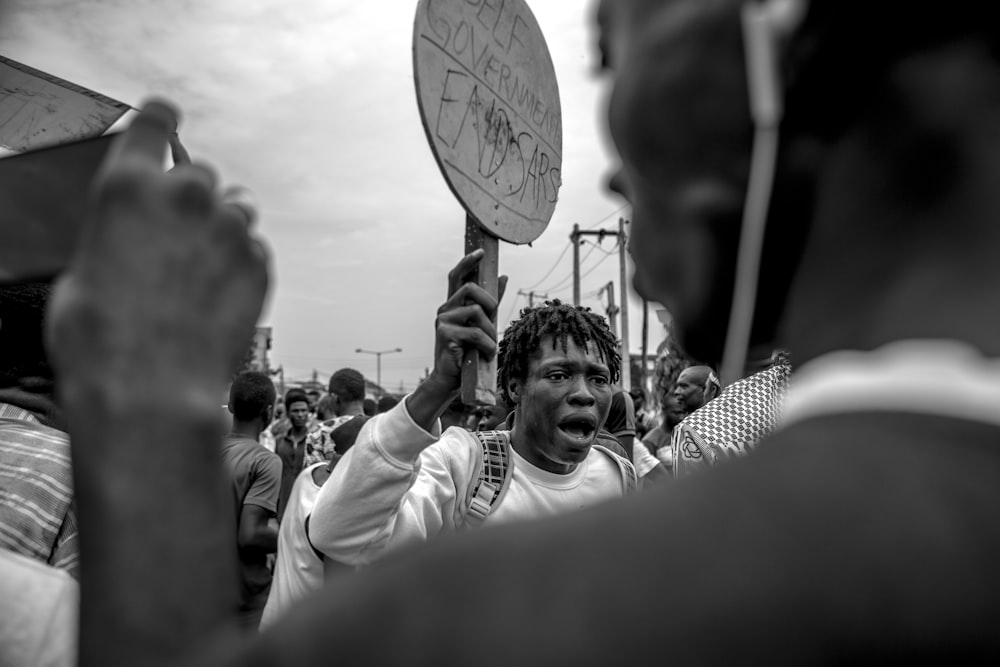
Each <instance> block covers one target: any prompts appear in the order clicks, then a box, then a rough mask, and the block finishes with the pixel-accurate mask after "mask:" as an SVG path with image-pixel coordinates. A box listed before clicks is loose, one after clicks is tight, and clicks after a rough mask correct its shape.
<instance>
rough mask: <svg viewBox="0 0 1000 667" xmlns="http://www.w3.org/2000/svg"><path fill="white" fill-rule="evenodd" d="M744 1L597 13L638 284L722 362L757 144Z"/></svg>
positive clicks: (687, 336) (640, 1)
mask: <svg viewBox="0 0 1000 667" xmlns="http://www.w3.org/2000/svg"><path fill="white" fill-rule="evenodd" d="M740 4H741V3H740V2H737V1H736V0H604V1H603V3H602V5H601V10H600V14H599V20H600V24H601V47H602V52H603V54H604V59H605V62H606V64H607V65H608V66H609V68H610V69H612V70H613V72H614V88H613V91H612V94H611V97H610V102H609V108H608V122H609V125H610V130H611V136H612V138H613V140H614V143H615V146H616V147H617V148H618V152H619V154H620V157H621V168H620V170H619V171H618V172H617V173H616V174H615V175H614V177H613V178H612V184H611V186H612V189H615V190H617V191H619V192H620V193H621V194H622V195H623V196H624V197H625V198H626V199H628V201H629V202H630V203H631V204H632V210H633V219H632V225H631V238H630V242H629V249H630V252H631V254H632V258H633V259H634V261H635V265H636V273H635V277H634V283H635V287H636V290H637V291H638V292H639V293H640V294H642V295H643V296H645V297H647V298H649V299H650V300H653V301H658V302H660V303H661V304H663V305H664V306H665V307H666V308H667V309H668V310H669V311H670V312H671V314H672V315H673V316H674V318H675V320H676V322H677V323H678V327H679V330H680V333H681V337H682V339H683V341H684V345H685V348H686V349H688V350H689V351H690V352H692V353H693V356H695V357H697V358H702V359H707V360H718V359H719V357H720V356H721V349H722V345H723V339H724V335H725V330H726V323H727V321H728V313H729V304H730V302H731V293H732V283H733V280H734V275H735V257H736V250H737V247H738V239H739V230H740V223H741V212H742V203H743V197H744V191H745V186H746V182H747V176H748V173H749V157H750V151H751V146H752V129H753V126H752V122H751V118H750V111H749V103H748V101H747V87H746V82H745V69H744V62H743V47H742V34H741V27H740V18H739V8H740Z"/></svg>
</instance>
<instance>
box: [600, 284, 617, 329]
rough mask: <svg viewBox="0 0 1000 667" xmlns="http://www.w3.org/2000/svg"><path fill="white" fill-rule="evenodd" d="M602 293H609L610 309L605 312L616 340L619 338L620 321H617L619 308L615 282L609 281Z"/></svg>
mask: <svg viewBox="0 0 1000 667" xmlns="http://www.w3.org/2000/svg"><path fill="white" fill-rule="evenodd" d="M601 291H602V292H604V291H607V293H608V308H607V310H606V311H605V312H607V314H608V324H609V325H611V333H612V334H614V336H615V338H618V321H617V320H616V319H615V318H616V317H617V316H618V306H616V305H615V283H614V281H608V284H607V285H605V286H604V287H602V288H601Z"/></svg>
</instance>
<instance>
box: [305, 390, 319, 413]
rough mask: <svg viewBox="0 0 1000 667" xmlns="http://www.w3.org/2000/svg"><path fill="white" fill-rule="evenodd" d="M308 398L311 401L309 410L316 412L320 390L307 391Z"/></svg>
mask: <svg viewBox="0 0 1000 667" xmlns="http://www.w3.org/2000/svg"><path fill="white" fill-rule="evenodd" d="M306 398H307V399H308V401H309V411H310V412H315V410H316V404H317V403H319V399H320V393H319V392H318V391H310V392H307V393H306Z"/></svg>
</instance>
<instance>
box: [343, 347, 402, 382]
mask: <svg viewBox="0 0 1000 667" xmlns="http://www.w3.org/2000/svg"><path fill="white" fill-rule="evenodd" d="M402 351H403V349H402V348H399V347H397V348H395V349H392V350H377V351H376V350H362V349H361V348H360V347H359V348H358V349H356V350H354V352H355V353H356V354H374V355H375V368H376V370H375V374H376V375H375V377H376V380H375V384H377V385H378V389H379V391H384V389H383V388H382V355H383V354H392V353H393V352H402Z"/></svg>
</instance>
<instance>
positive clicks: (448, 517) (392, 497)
mask: <svg viewBox="0 0 1000 667" xmlns="http://www.w3.org/2000/svg"><path fill="white" fill-rule="evenodd" d="M437 435H438V431H437V427H435V430H434V431H433V432H431V433H428V432H426V431H424V430H423V429H421V428H420V427H418V426H417V425H416V424H415V423H414V422H413V419H412V418H411V416H410V414H409V412H408V411H407V409H406V403H405V401H401V402H400V403H398V404H397V405H396V406H395V407H394V408H392V409H391V410H390V411H389V412H386V413H385V414H382V415H379V416H377V417H375V418H374V419H372V420H371V421H369V422H368V423H367V424H366V425H365V427H364V428H363V429H362V430H361V433H360V434H359V435H358V439H357V441H356V442H355V443H354V446H353V447H351V449H350V450H349V451H348V452H347V453H346V454H345V455H344V457H343V458H342V459H341V460H340V462H339V463H337V466H336V467H335V468H334V469H333V473H332V474H331V475H330V479H329V480H327V482H326V484H324V485H323V487H322V488H321V489H320V491H319V494H318V495H317V497H316V503H315V504H314V505H313V510H312V516H311V518H310V521H309V540H310V542H311V543H312V544H313V546H315V547H316V548H317V549H319V550H320V551H322V552H323V553H324V554H325V555H327V556H328V557H330V558H333V559H335V560H338V561H340V562H343V563H347V564H349V565H354V566H358V565H367V564H369V563H371V562H372V561H374V560H377V559H378V558H380V557H381V556H383V555H384V554H385V553H387V552H388V551H389V550H391V549H395V548H398V547H399V546H401V545H404V544H413V543H416V542H421V541H423V540H426V539H427V538H428V537H432V536H433V535H436V534H437V533H439V532H440V531H441V530H442V529H443V528H445V527H446V526H448V527H454V518H453V517H454V515H455V502H456V500H457V499H458V497H459V492H458V490H457V487H456V479H461V480H469V479H470V476H471V474H472V472H471V471H472V470H473V468H474V466H475V462H474V461H473V457H472V455H473V454H474V453H477V452H478V451H479V450H478V448H474V447H471V446H470V443H469V442H465V441H463V440H462V438H461V436H462V434H461V433H459V432H457V431H456V430H454V429H452V430H449V431H448V432H446V434H445V435H444V437H443V438H442V439H441V440H440V442H438V444H436V445H435V442H437V441H438V438H437ZM468 437H470V438H471V436H468ZM471 444H474V443H471Z"/></svg>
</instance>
